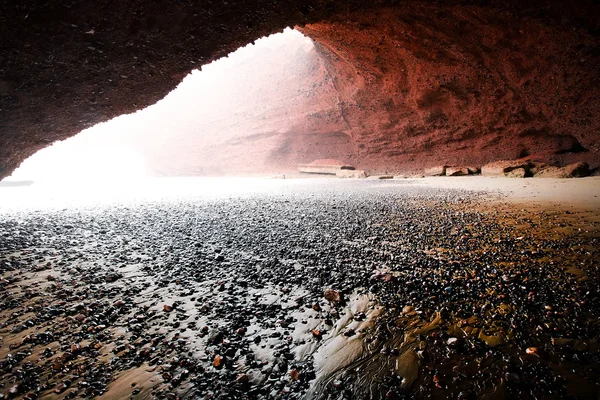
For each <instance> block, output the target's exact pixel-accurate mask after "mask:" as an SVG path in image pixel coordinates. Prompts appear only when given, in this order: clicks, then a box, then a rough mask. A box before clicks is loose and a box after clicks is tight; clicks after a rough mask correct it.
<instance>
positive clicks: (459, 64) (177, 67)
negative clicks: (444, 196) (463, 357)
mask: <svg viewBox="0 0 600 400" xmlns="http://www.w3.org/2000/svg"><path fill="white" fill-rule="evenodd" d="M307 23H309V24H312V25H307V26H305V27H304V28H303V32H304V33H306V34H307V35H308V36H310V37H312V38H313V39H314V40H315V41H317V42H318V43H319V46H320V47H319V51H320V53H321V55H322V56H323V58H324V60H326V64H325V65H326V68H327V75H326V76H328V77H330V78H331V79H332V84H333V86H334V88H335V91H336V96H337V97H336V98H337V102H336V107H337V110H338V112H339V113H340V116H341V117H342V120H343V124H342V126H343V127H344V129H343V130H341V131H339V132H338V135H339V136H333V137H327V136H319V133H323V132H333V130H332V129H330V127H327V128H323V129H321V128H322V127H323V126H325V125H326V123H325V122H324V121H326V118H318V119H317V120H315V121H313V122H310V125H309V126H310V127H311V128H310V130H311V131H313V132H314V136H313V137H312V138H309V137H307V136H304V139H302V141H298V140H296V136H290V140H289V144H288V147H287V148H286V147H285V146H283V147H282V148H281V151H280V152H279V155H277V154H276V153H275V154H274V158H273V161H276V160H277V157H282V158H283V160H281V162H282V163H285V162H291V160H292V158H290V157H289V156H288V154H291V153H293V152H294V151H295V149H300V150H299V151H297V152H296V154H298V153H302V152H303V151H304V150H302V149H307V148H312V149H316V150H317V151H316V153H318V155H317V156H316V157H315V158H329V157H334V158H340V157H338V155H339V154H337V155H336V154H329V153H332V152H333V153H336V152H337V150H333V149H335V148H339V147H340V146H345V147H344V149H346V148H347V149H348V151H350V150H352V151H353V152H352V154H353V155H354V162H355V164H356V165H357V166H359V167H362V168H371V169H372V168H380V169H389V170H395V169H398V170H406V169H418V168H420V167H422V166H427V165H433V164H440V163H451V164H466V163H469V164H473V163H480V164H481V163H483V162H485V161H491V160H494V159H499V158H504V159H506V158H513V157H516V156H519V155H520V156H523V155H525V154H527V153H529V154H531V155H534V156H536V157H539V158H540V159H542V160H543V161H549V162H556V163H568V162H571V161H579V160H583V161H587V162H588V163H590V164H591V166H592V167H596V166H598V158H599V157H598V140H599V139H598V137H599V136H600V134H599V126H598V125H599V122H598V121H599V118H598V115H599V113H598V111H599V110H598V107H599V106H598V104H600V102H599V101H598V100H599V99H598V97H599V95H598V92H599V88H600V85H599V76H600V72H599V71H598V67H597V66H598V65H600V63H599V61H600V59H599V57H600V51H599V50H598V49H599V48H600V41H599V32H600V13H599V12H598V5H597V3H596V2H594V1H588V0H575V1H563V0H532V1H530V2H523V1H520V0H519V1H518V0H504V1H494V0H491V1H488V2H479V1H467V0H454V1H444V2H442V1H416V0H409V1H406V2H397V1H394V0H381V1H377V2H365V1H362V0H361V1H359V0H346V1H336V0H300V1H292V0H279V1H270V0H252V1H247V0H228V1H226V2H221V1H219V2H213V1H207V2H201V3H200V2H194V1H184V2H168V1H163V0H160V1H156V2H144V1H141V0H126V1H121V2H112V1H108V0H92V1H88V2H69V1H67V2H37V1H33V0H24V1H20V2H1V3H0V38H1V40H0V55H1V58H0V177H3V176H6V175H8V174H9V173H10V172H11V171H12V170H13V169H14V168H15V167H16V166H18V165H19V163H20V162H21V161H22V160H23V159H25V158H26V157H27V156H29V155H31V154H32V153H33V152H35V151H37V150H39V149H40V148H43V147H45V146H47V145H48V144H50V143H52V142H53V141H56V140H59V139H65V138H67V137H69V136H72V135H74V134H76V133H77V132H79V131H80V130H81V129H83V128H86V127H89V126H91V125H93V124H95V123H98V122H102V121H106V120H108V119H110V118H112V117H115V116H117V115H119V114H122V113H128V112H132V111H134V110H137V109H141V108H143V107H146V106H148V105H151V104H153V103H154V102H156V101H157V100H159V99H160V98H162V97H164V96H165V95H166V94H167V93H168V92H169V91H170V90H171V89H172V88H173V87H174V86H175V85H176V84H177V83H178V82H179V81H180V80H181V79H182V78H183V77H184V76H185V74H186V73H187V72H188V71H190V70H191V69H192V68H196V67H198V66H200V65H202V64H204V63H207V62H209V61H211V60H214V59H216V58H218V57H221V56H224V55H225V54H227V53H228V52H231V51H233V50H235V49H236V48H238V47H240V46H242V45H245V44H246V43H248V42H251V41H252V40H255V39H257V38H259V37H261V36H265V35H267V34H270V33H274V32H276V31H280V30H281V29H282V28H284V27H286V26H294V25H298V24H299V25H304V24H307ZM315 79H316V81H318V80H319V79H321V78H320V77H315ZM334 109H335V107H334ZM294 119H295V118H291V120H294ZM303 124H307V122H306V121H305V120H303V121H301V125H302V126H301V127H300V130H302V129H305V128H304V125H303ZM289 132H290V135H293V132H294V129H290V130H289ZM306 132H308V130H306ZM173 140H176V138H174V139H173ZM353 149H354V150H353ZM345 151H346V150H344V152H345ZM338 153H339V152H338ZM305 161H306V160H305ZM344 161H346V160H344ZM348 161H350V160H348Z"/></svg>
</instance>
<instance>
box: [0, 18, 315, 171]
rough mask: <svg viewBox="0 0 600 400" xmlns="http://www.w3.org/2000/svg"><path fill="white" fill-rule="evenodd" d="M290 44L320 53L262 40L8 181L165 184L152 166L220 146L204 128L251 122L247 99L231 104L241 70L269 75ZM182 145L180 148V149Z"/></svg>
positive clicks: (64, 144)
mask: <svg viewBox="0 0 600 400" xmlns="http://www.w3.org/2000/svg"><path fill="white" fill-rule="evenodd" d="M288 43H292V44H294V46H295V47H294V48H297V49H300V50H301V52H302V50H303V51H305V52H310V51H311V50H312V49H313V48H314V45H313V43H312V41H311V40H310V39H308V38H306V37H304V36H303V35H302V34H301V33H300V32H298V31H295V30H292V29H290V28H287V29H285V30H284V31H283V32H281V33H278V34H274V35H271V36H269V37H264V38H261V39H258V40H256V41H255V43H254V44H252V43H251V44H248V45H247V46H244V47H241V48H240V49H238V50H236V51H235V52H233V53H230V54H229V55H228V56H227V57H223V58H221V59H219V60H216V61H214V62H212V63H209V64H207V65H204V66H202V68H201V70H198V69H195V70H192V71H191V72H190V73H189V74H188V75H187V76H186V77H185V78H184V79H183V80H182V81H181V82H180V84H179V85H178V86H177V87H176V88H175V89H174V90H173V91H171V92H170V93H169V94H167V96H165V97H164V98H163V99H161V100H159V101H158V102H157V103H156V104H154V105H151V106H149V107H147V108H145V109H143V110H139V111H137V112H134V113H132V114H127V115H121V116H118V117H116V118H113V119H111V120H109V121H106V122H104V123H100V124H97V125H95V126H93V127H91V128H88V129H86V130H83V131H81V132H80V133H78V134H77V135H75V136H73V137H71V138H69V139H66V140H64V141H60V142H56V143H53V144H52V145H50V146H48V147H46V148H44V149H42V150H40V151H38V152H37V153H35V154H34V155H32V156H31V157H29V158H27V159H26V160H25V161H24V162H23V163H22V164H21V165H20V166H19V167H18V168H17V169H16V170H15V171H14V172H13V174H12V175H11V176H9V177H8V178H6V180H7V181H35V182H38V181H39V182H59V181H73V180H92V181H98V180H101V181H118V180H131V179H143V178H146V177H149V176H153V175H156V173H158V175H159V176H160V175H161V173H160V170H158V171H157V170H156V169H153V167H154V164H153V163H156V162H159V163H162V164H169V163H172V164H173V165H176V166H177V165H179V164H178V163H181V162H182V161H181V159H182V158H185V156H187V157H188V159H194V157H195V153H194V151H195V148H194V143H192V141H193V140H195V143H196V144H198V143H203V144H205V145H206V146H208V147H210V146H213V147H214V146H218V143H219V140H221V139H220V138H218V137H215V136H214V135H211V133H212V132H210V130H208V129H206V125H210V124H212V123H214V122H215V121H216V122H217V129H221V125H218V124H219V123H220V122H221V121H223V120H227V119H228V118H232V117H231V116H235V115H240V114H241V115H245V114H244V110H243V106H244V104H245V103H247V102H248V101H247V99H245V98H244V97H243V95H241V96H239V98H234V97H235V96H231V93H236V90H237V91H238V92H239V91H243V89H242V90H240V89H239V88H238V87H237V86H236V85H237V84H238V83H239V77H238V81H235V80H233V78H232V75H233V74H234V72H235V71H236V69H237V68H239V67H240V66H246V65H248V64H252V63H253V62H255V61H256V62H258V64H257V66H255V67H254V68H258V69H259V70H265V69H267V70H268V68H266V67H268V66H270V65H271V64H272V63H273V61H272V60H271V59H269V56H271V57H272V53H274V52H275V53H277V51H275V50H277V49H280V48H281V47H282V46H284V47H285V46H287V45H288ZM274 49H275V50H274ZM261 57H262V58H261ZM288 62H289V60H288ZM279 68H280V69H282V67H281V66H279ZM265 73H268V71H265ZM290 73H293V71H290ZM264 82H265V80H264V77H262V79H261V77H257V79H256V81H250V82H248V85H250V86H251V87H253V88H256V87H259V88H260V85H264ZM259 90H260V89H259ZM257 100H258V99H257ZM269 106H270V103H269V101H268V99H267V100H266V101H265V102H264V106H263V105H260V106H259V107H258V109H259V110H261V112H264V113H268V107H269ZM251 116H252V115H251ZM252 118H255V116H252ZM225 136H226V135H225ZM190 139H193V140H190ZM186 141H190V144H189V147H185V146H184V145H185V144H186ZM177 143H181V144H182V145H180V146H179V147H176V144H177ZM186 152H187V153H186ZM148 155H152V159H148Z"/></svg>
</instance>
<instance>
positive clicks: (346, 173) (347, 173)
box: [335, 169, 367, 179]
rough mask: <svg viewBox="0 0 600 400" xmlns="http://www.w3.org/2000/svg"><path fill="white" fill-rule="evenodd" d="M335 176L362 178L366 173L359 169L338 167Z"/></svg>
mask: <svg viewBox="0 0 600 400" xmlns="http://www.w3.org/2000/svg"><path fill="white" fill-rule="evenodd" d="M335 176H337V177H338V178H354V179H364V178H366V177H367V173H366V172H365V171H363V170H361V169H354V170H351V169H340V170H339V171H336V173H335Z"/></svg>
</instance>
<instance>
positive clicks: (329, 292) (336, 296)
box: [323, 289, 342, 301]
mask: <svg viewBox="0 0 600 400" xmlns="http://www.w3.org/2000/svg"><path fill="white" fill-rule="evenodd" d="M323 297H325V299H326V300H329V301H341V300H342V294H341V293H340V292H338V291H337V290H334V289H326V290H325V292H324V293H323Z"/></svg>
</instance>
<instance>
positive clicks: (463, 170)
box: [446, 167, 469, 176]
mask: <svg viewBox="0 0 600 400" xmlns="http://www.w3.org/2000/svg"><path fill="white" fill-rule="evenodd" d="M463 175H469V168H467V167H447V168H446V176H463Z"/></svg>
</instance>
